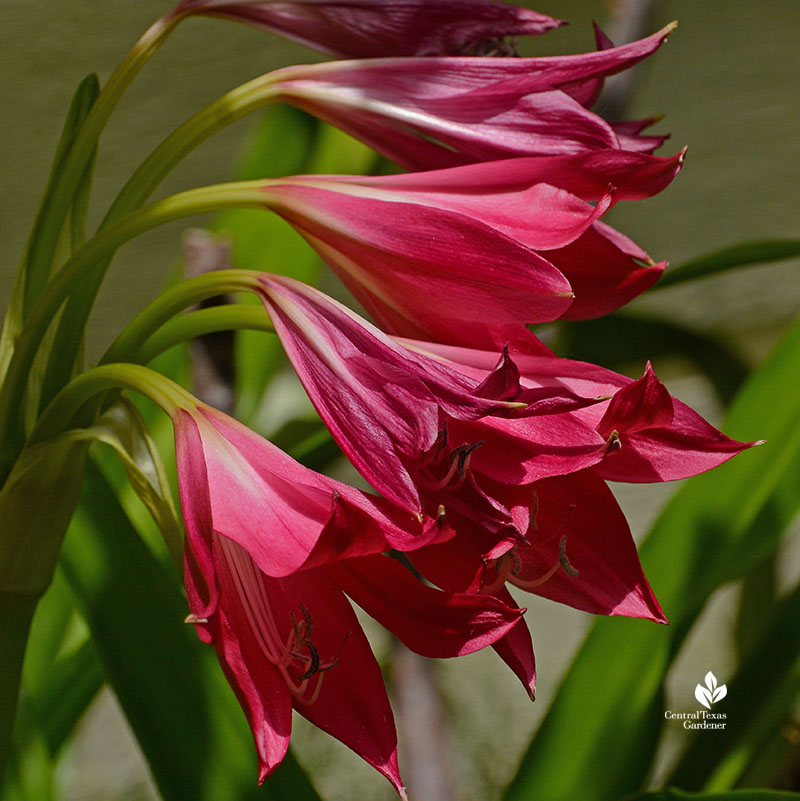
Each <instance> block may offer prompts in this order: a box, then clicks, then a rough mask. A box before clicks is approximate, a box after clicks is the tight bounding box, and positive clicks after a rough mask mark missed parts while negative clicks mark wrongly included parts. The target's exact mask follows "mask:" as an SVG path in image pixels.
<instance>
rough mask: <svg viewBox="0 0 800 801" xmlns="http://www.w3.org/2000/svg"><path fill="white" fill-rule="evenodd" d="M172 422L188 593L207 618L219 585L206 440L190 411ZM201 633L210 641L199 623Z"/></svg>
mask: <svg viewBox="0 0 800 801" xmlns="http://www.w3.org/2000/svg"><path fill="white" fill-rule="evenodd" d="M172 422H173V426H174V428H175V455H176V459H177V473H178V492H179V495H180V500H181V509H182V511H183V523H184V527H185V529H186V549H185V560H184V579H185V583H186V594H187V595H188V597H189V606H190V608H191V610H192V612H193V613H194V614H195V615H197V617H198V618H201V619H204V618H208V617H210V616H211V615H212V614H213V613H214V612H215V611H216V608H217V605H218V602H219V587H218V586H217V577H216V565H215V560H214V544H213V539H212V532H213V524H212V522H211V519H212V515H211V499H210V496H209V491H208V483H207V481H208V476H207V472H206V469H205V468H206V465H205V457H204V455H203V443H202V440H201V438H200V432H199V430H198V428H197V423H196V422H195V421H194V419H193V418H192V416H191V415H190V414H189V413H188V412H185V411H183V410H180V409H179V410H178V412H177V413H176V415H175V417H174V418H173V421H172ZM198 634H199V636H200V638H201V639H202V640H204V641H205V642H207V643H208V642H211V635H210V633H209V632H207V631H205V630H204V629H203V628H202V627H198Z"/></svg>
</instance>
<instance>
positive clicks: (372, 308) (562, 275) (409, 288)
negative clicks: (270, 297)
mask: <svg viewBox="0 0 800 801" xmlns="http://www.w3.org/2000/svg"><path fill="white" fill-rule="evenodd" d="M681 160H682V155H681V154H679V155H678V156H676V157H674V158H670V159H657V158H655V157H652V156H645V155H641V154H630V153H624V152H622V151H601V152H598V153H592V154H586V155H580V156H566V157H557V158H520V159H510V160H504V161H499V162H491V163H484V164H473V165H466V166H463V167H455V168H450V169H444V170H434V171H430V172H422V173H414V174H408V175H392V176H381V177H355V176H330V175H329V176H325V175H321V176H296V177H292V178H286V179H276V180H273V181H269V182H267V183H266V184H265V185H264V197H265V201H266V203H267V204H268V205H269V206H270V207H271V208H272V209H273V210H275V211H276V212H277V213H279V214H280V215H281V216H283V217H284V218H285V219H287V220H288V221H289V222H290V223H291V224H292V225H293V226H294V227H295V228H297V229H298V231H300V233H302V235H303V236H304V237H305V238H306V239H307V240H308V241H309V243H310V244H311V245H312V246H313V247H314V248H315V249H316V250H317V251H318V252H319V253H320V255H321V256H322V257H323V258H324V259H325V260H326V261H327V262H328V263H329V264H330V265H331V267H332V268H333V269H334V270H335V271H336V273H337V274H338V275H339V276H340V278H341V279H342V280H343V281H344V283H345V284H346V285H347V287H348V288H349V289H350V291H351V292H352V293H353V295H354V296H355V297H356V298H357V300H358V301H359V302H360V303H361V304H362V305H363V306H364V307H365V308H366V309H367V310H368V311H369V313H370V314H371V315H372V317H373V318H374V319H375V320H376V321H377V322H378V323H379V324H380V325H381V326H382V327H383V328H384V329H385V330H387V331H389V332H390V333H393V334H398V335H404V336H413V337H417V338H426V339H435V340H438V341H444V342H451V343H456V344H469V345H474V346H480V345H481V344H484V345H491V346H495V347H498V348H501V347H502V346H503V344H505V342H507V341H509V340H511V341H513V340H515V339H516V338H517V337H523V338H524V337H526V336H527V331H526V330H524V324H525V323H530V322H542V321H545V320H552V319H555V318H556V317H559V316H569V317H589V316H595V315H597V314H602V313H605V312H606V311H609V310H611V309H615V308H617V307H619V306H620V305H622V304H623V303H625V302H627V301H628V300H630V299H631V298H632V297H634V296H635V295H637V294H638V293H639V292H641V291H643V290H644V289H646V288H648V287H649V286H650V285H651V284H653V283H654V282H655V281H656V280H657V278H658V277H659V275H660V274H661V271H662V270H663V266H664V265H663V264H660V265H655V264H654V263H653V262H652V261H650V260H649V257H648V256H647V254H646V253H644V251H642V250H641V249H640V248H638V247H637V246H636V245H635V244H634V243H633V242H631V241H630V240H628V239H627V238H626V237H624V236H622V235H621V234H619V233H618V232H616V231H614V230H613V229H612V228H610V227H608V226H606V225H604V224H602V223H600V222H599V221H598V218H599V217H600V216H601V215H602V214H603V213H604V212H605V211H606V210H607V209H608V208H609V206H610V204H611V203H612V201H613V200H616V199H627V198H640V197H646V196H649V195H651V194H654V193H655V192H657V191H660V190H661V189H663V188H664V187H665V186H666V185H667V184H668V183H669V181H670V180H671V179H672V178H673V177H674V176H675V174H676V173H677V171H678V170H679V169H680V165H681ZM642 260H644V261H649V264H650V265H652V266H644V265H643V264H642V263H641V261H642ZM571 291H575V298H574V299H573V297H572V294H571ZM442 297H447V298H448V303H447V304H445V305H443V304H442V303H441V300H440V299H441V298H442ZM515 329H516V330H515Z"/></svg>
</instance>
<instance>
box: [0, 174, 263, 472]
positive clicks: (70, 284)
mask: <svg viewBox="0 0 800 801" xmlns="http://www.w3.org/2000/svg"><path fill="white" fill-rule="evenodd" d="M261 185H262V182H258V181H242V182H238V183H230V184H220V185H218V186H209V187H203V188H201V189H192V190H190V191H188V192H181V193H179V194H177V195H173V196H171V197H168V198H165V199H163V200H159V201H156V202H155V203H150V204H149V205H147V206H144V207H142V208H141V209H139V210H138V211H135V212H133V213H131V214H129V215H127V216H126V217H123V218H122V219H121V220H119V221H118V222H117V223H115V224H114V225H111V226H109V227H108V228H106V229H104V230H103V231H101V232H100V233H98V234H97V235H96V236H95V237H93V238H92V239H90V240H89V241H88V242H87V243H86V244H85V245H84V246H83V247H82V248H81V249H80V250H78V251H77V252H76V253H75V254H74V255H73V256H72V258H70V259H69V260H68V261H67V262H66V263H65V264H64V266H63V267H62V269H61V270H59V272H58V273H56V275H55V276H54V277H53V279H52V281H51V282H50V283H49V284H48V286H47V288H46V289H45V291H44V293H43V294H42V296H41V297H40V298H39V301H38V302H37V304H36V307H35V308H34V309H33V311H32V313H31V315H30V318H29V320H28V321H27V322H26V324H25V326H24V328H23V330H22V332H21V334H20V337H19V339H18V341H17V344H16V347H15V349H14V355H13V356H12V358H11V362H10V364H9V367H8V372H7V374H6V379H5V382H4V384H3V387H2V391H0V437H2V446H1V447H0V482H1V481H3V480H4V479H5V477H6V476H7V475H8V471H9V470H10V468H11V464H12V463H13V461H14V459H15V458H16V455H17V454H18V453H19V450H20V449H21V447H22V444H23V439H24V434H23V427H22V424H21V419H20V417H21V411H22V406H23V404H22V398H23V395H24V392H25V387H26V385H27V379H28V373H29V371H30V368H31V364H32V363H33V359H34V356H35V355H36V351H37V350H38V348H39V344H40V342H41V340H42V337H43V336H44V334H45V332H46V331H47V328H48V327H49V325H50V323H51V322H52V320H53V318H54V317H55V316H56V314H57V313H58V310H59V309H60V308H61V305H62V304H63V302H64V300H65V299H66V297H67V296H68V295H69V294H70V293H74V292H80V291H81V290H82V289H83V286H84V284H85V282H92V281H93V280H95V279H96V272H97V271H98V267H99V268H100V270H101V271H102V272H104V271H105V268H106V266H107V262H106V261H104V260H105V259H106V258H107V257H108V256H109V255H110V254H112V253H113V252H114V251H115V250H116V249H117V248H118V247H120V245H122V244H123V243H124V242H127V241H128V240H130V239H133V238H134V237H135V236H138V235H139V234H141V233H144V232H145V231H148V230H150V229H151V228H155V227H157V226H159V225H163V224H164V223H167V222H171V221H172V220H177V219H181V218H183V217H189V216H192V215H195V214H203V213H205V212H211V211H217V210H219V209H224V208H260V207H263V206H264V195H263V193H262V191H261V188H260V187H261Z"/></svg>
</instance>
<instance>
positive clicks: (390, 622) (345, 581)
mask: <svg viewBox="0 0 800 801" xmlns="http://www.w3.org/2000/svg"><path fill="white" fill-rule="evenodd" d="M326 572H327V573H328V575H329V576H331V577H332V578H333V579H334V581H335V582H336V583H337V584H338V585H339V586H340V587H341V588H342V589H343V590H344V591H345V592H346V593H347V594H348V595H349V596H350V597H351V598H352V599H353V600H354V601H355V602H356V603H357V604H358V605H359V606H360V607H361V608H362V609H363V610H364V611H365V612H366V613H367V614H368V615H370V617H373V618H375V619H376V620H377V621H378V622H379V623H380V624H381V625H382V626H384V628H387V629H389V631H391V632H392V633H393V634H395V635H396V636H397V637H399V638H400V639H401V640H402V641H403V642H404V643H405V644H406V645H407V646H408V647H409V648H410V649H411V650H412V651H416V652H417V653H418V654H422V655H423V656H428V657H452V656H462V655H464V654H470V653H473V652H474V651H478V650H480V649H481V648H485V647H486V646H487V645H491V644H492V643H493V642H495V641H496V640H497V639H499V638H500V637H503V636H504V635H505V634H506V633H507V632H508V631H509V629H511V628H512V627H514V626H515V624H516V623H517V621H518V620H519V619H520V616H521V615H522V611H523V610H521V609H518V608H517V607H516V604H513V601H512V603H511V605H509V604H506V603H503V602H501V601H499V600H498V599H497V598H494V597H492V596H490V595H474V594H468V593H452V592H445V591H443V590H437V589H434V588H433V587H428V586H426V585H424V584H423V583H422V582H421V581H419V580H418V579H416V578H414V576H413V575H412V573H411V572H410V571H409V570H407V569H406V568H404V567H403V566H402V565H400V564H399V562H396V561H395V560H393V559H390V558H388V557H384V556H370V557H364V558H363V559H351V560H347V561H343V562H338V563H336V564H332V565H329V566H328V567H327V568H326Z"/></svg>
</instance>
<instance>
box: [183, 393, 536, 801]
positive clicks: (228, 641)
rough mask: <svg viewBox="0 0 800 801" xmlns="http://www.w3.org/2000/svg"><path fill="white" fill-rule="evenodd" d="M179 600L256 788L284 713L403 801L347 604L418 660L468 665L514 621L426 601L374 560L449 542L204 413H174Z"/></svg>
mask: <svg viewBox="0 0 800 801" xmlns="http://www.w3.org/2000/svg"><path fill="white" fill-rule="evenodd" d="M173 422H174V426H175V441H176V453H177V459H178V481H179V489H180V497H181V507H182V511H183V518H184V522H185V526H186V535H187V538H186V588H187V594H188V598H189V607H190V610H191V614H190V616H189V617H188V619H187V620H188V622H191V623H193V624H194V625H195V627H196V629H197V632H198V634H199V636H200V638H201V639H203V640H204V641H206V642H210V643H212V644H213V645H214V647H215V649H216V652H217V655H218V657H219V660H220V663H221V665H222V667H223V669H224V670H225V673H226V675H227V676H228V679H229V681H230V682H231V685H232V686H233V688H234V690H235V691H236V694H237V696H238V698H239V701H240V703H241V704H242V707H243V709H244V711H245V713H246V715H247V717H248V720H249V722H250V726H251V728H252V730H253V736H254V739H255V743H256V748H257V751H258V756H259V761H260V765H261V770H260V779H261V780H262V781H263V779H265V778H266V776H268V775H269V773H270V772H271V771H272V770H274V768H275V767H276V766H277V765H278V764H279V763H280V761H281V759H283V756H284V755H285V753H286V749H287V747H288V745H289V737H290V732H291V715H292V710H293V709H294V710H296V711H297V712H299V713H300V714H301V715H303V716H304V717H306V718H307V719H308V720H310V721H311V722H312V723H314V724H315V725H317V726H319V728H321V729H323V730H325V731H327V732H328V733H330V734H331V735H333V736H334V737H337V738H338V739H339V740H341V741H342V742H343V743H345V744H346V745H348V746H349V747H350V748H352V749H353V750H354V751H356V752H357V753H358V754H360V755H361V756H362V757H363V758H364V759H365V760H366V761H367V762H369V763H370V764H371V765H373V766H374V767H375V768H376V769H377V770H379V771H380V772H381V773H383V774H384V775H385V776H386V777H387V778H388V779H389V780H390V781H391V782H392V783H393V784H394V786H395V787H396V788H397V790H398V792H399V794H400V795H401V796H402V797H405V794H404V790H403V786H402V782H401V780H400V775H399V772H398V768H397V738H396V734H395V729H394V721H393V718H392V711H391V708H390V706H389V701H388V699H387V696H386V691H385V688H384V685H383V680H382V678H381V673H380V669H379V667H378V664H377V662H376V661H375V658H374V656H373V655H372V651H371V649H370V647H369V644H368V642H367V640H366V637H365V636H364V633H363V631H362V629H361V626H360V625H359V623H358V620H357V619H356V616H355V614H354V612H353V609H352V607H351V606H350V603H349V602H348V600H347V598H346V597H345V594H346V595H347V596H349V597H350V598H352V599H353V600H354V601H355V602H356V603H357V604H359V605H360V606H361V607H362V608H363V609H364V610H365V611H366V612H367V613H369V614H370V615H372V616H373V617H374V618H376V619H377V620H378V621H379V622H381V623H382V624H383V625H385V626H386V627H387V628H388V629H390V630H391V631H392V632H394V633H395V634H396V635H397V636H398V637H399V638H400V639H401V640H402V641H403V642H405V643H406V644H407V645H408V646H409V647H410V648H411V649H413V650H415V651H417V652H418V653H421V654H424V655H426V656H433V657H442V656H458V655H461V654H467V653H471V652H473V651H476V650H478V649H480V648H483V647H485V646H486V645H489V644H491V643H493V642H494V641H496V640H497V639H498V638H501V637H503V636H504V635H505V634H506V633H507V632H508V631H509V630H510V629H511V628H513V627H514V626H515V625H516V624H517V623H518V621H519V618H520V615H521V614H522V612H523V610H520V609H518V608H516V605H515V604H511V605H509V604H506V603H504V602H503V601H500V600H499V599H497V598H494V597H492V596H490V595H477V594H472V593H452V592H449V591H442V590H438V589H435V588H433V587H430V586H426V585H424V584H423V583H422V582H420V581H419V580H418V579H417V578H415V577H414V576H413V575H412V573H411V572H410V571H408V570H407V569H406V568H405V567H403V566H402V565H400V564H399V563H398V562H396V561H395V560H393V559H391V558H389V557H388V556H385V555H383V553H382V552H384V551H388V550H390V549H391V548H398V549H401V550H407V549H409V548H415V547H420V546H422V545H424V544H425V543H426V542H428V543H430V542H436V541H441V540H443V539H446V538H447V537H449V536H452V531H450V530H449V527H448V526H447V523H446V521H444V520H441V519H440V520H437V521H434V520H430V519H427V520H426V519H425V518H423V517H422V516H418V515H415V514H412V513H410V512H409V511H408V510H403V509H398V508H396V507H394V506H393V505H392V504H391V503H390V502H388V501H386V500H384V499H382V498H377V497H374V496H371V495H367V494H365V493H362V492H360V491H358V490H355V489H353V488H351V487H348V486H347V485H345V484H342V483H340V482H337V481H334V480H332V479H329V478H326V477H325V476H322V475H319V474H317V473H315V472H314V471H312V470H309V469H307V468H304V467H302V466H301V465H299V464H297V463H296V462H295V461H293V460H292V459H290V458H289V457H288V456H287V455H286V454H285V453H283V452H282V451H280V450H279V449H278V448H276V447H275V446H273V445H272V444H271V443H269V442H267V441H266V440H264V439H262V438H261V437H259V436H258V435H257V434H255V433H253V432H252V431H250V430H249V429H247V428H246V427H245V426H243V425H241V424H240V423H237V422H236V421H235V420H233V419H231V418H229V417H227V416H226V415H224V414H222V413H221V412H218V411H216V410H215V409H212V408H210V407H208V406H204V405H202V404H199V403H198V404H197V405H196V406H192V407H189V406H186V407H184V408H180V409H178V410H176V412H175V414H174V418H173Z"/></svg>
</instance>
